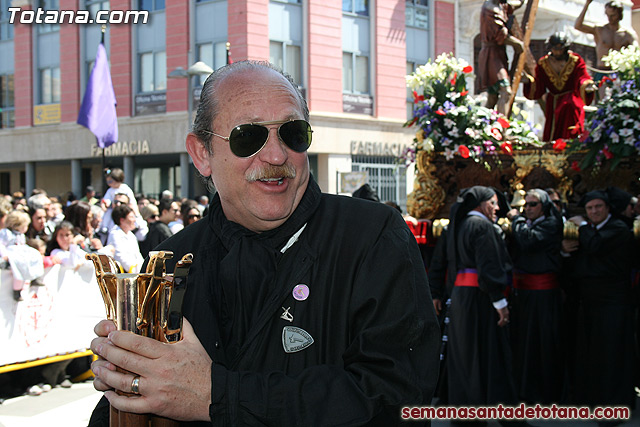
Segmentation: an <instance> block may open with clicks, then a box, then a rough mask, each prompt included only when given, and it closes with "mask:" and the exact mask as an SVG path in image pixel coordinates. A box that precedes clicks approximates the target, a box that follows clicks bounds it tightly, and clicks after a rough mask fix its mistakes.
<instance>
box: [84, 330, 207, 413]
mask: <svg viewBox="0 0 640 427" xmlns="http://www.w3.org/2000/svg"><path fill="white" fill-rule="evenodd" d="M115 329H116V328H115V325H114V324H113V322H111V321H102V322H100V323H98V325H96V327H95V332H96V334H97V335H98V338H95V339H94V340H93V341H92V342H91V350H92V351H93V352H94V353H95V354H97V355H98V356H100V358H99V359H98V360H96V361H95V362H93V364H92V365H91V369H92V370H93V373H94V374H95V376H96V378H95V380H94V387H95V388H96V389H97V390H99V391H105V397H106V398H107V399H108V400H109V402H110V403H111V405H113V406H114V407H115V408H117V409H119V410H121V411H125V412H133V413H139V414H143V413H151V414H156V415H161V416H163V417H167V418H172V419H175V420H179V421H190V420H204V421H209V420H210V417H209V405H210V404H211V358H210V357H209V355H208V354H207V352H206V350H205V349H204V347H203V346H202V344H201V343H200V341H199V340H198V337H197V336H196V335H195V333H194V331H193V328H192V327H191V324H190V323H189V322H188V321H187V319H184V324H183V328H182V337H183V338H182V340H181V341H180V342H178V343H175V344H167V343H162V342H159V341H156V340H153V339H151V338H146V337H142V336H139V335H135V334H132V333H131V332H127V331H116V330H115ZM116 366H118V367H119V368H122V369H124V370H126V371H129V373H122V372H118V371H116ZM136 376H140V379H139V395H134V396H124V395H119V394H117V393H116V392H115V391H114V389H116V390H120V391H124V392H127V393H130V392H131V391H132V390H131V386H132V381H133V379H134V378H135V377H136Z"/></svg>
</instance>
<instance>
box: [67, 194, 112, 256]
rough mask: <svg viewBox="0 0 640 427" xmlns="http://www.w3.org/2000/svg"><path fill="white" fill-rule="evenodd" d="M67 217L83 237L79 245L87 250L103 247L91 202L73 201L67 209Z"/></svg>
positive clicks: (76, 231) (76, 232) (96, 249)
mask: <svg viewBox="0 0 640 427" xmlns="http://www.w3.org/2000/svg"><path fill="white" fill-rule="evenodd" d="M65 219H66V220H67V221H69V222H70V223H71V224H73V228H74V233H75V234H77V235H80V236H82V237H83V239H82V241H81V242H80V243H79V245H80V247H81V248H82V249H83V250H84V251H85V252H95V251H98V250H100V249H102V247H103V245H102V242H101V241H100V239H99V238H98V237H97V236H96V235H95V229H94V228H93V212H92V209H91V205H90V204H89V203H87V202H80V201H74V202H72V203H71V204H70V205H69V206H67V209H65Z"/></svg>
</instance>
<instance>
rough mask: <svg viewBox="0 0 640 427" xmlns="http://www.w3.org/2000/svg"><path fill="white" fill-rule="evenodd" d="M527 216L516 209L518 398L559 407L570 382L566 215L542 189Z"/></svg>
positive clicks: (528, 204)
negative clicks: (565, 328)
mask: <svg viewBox="0 0 640 427" xmlns="http://www.w3.org/2000/svg"><path fill="white" fill-rule="evenodd" d="M524 200H525V204H524V215H521V214H520V212H519V211H518V210H516V209H513V210H512V211H510V212H509V213H508V214H507V217H508V218H509V219H510V220H512V225H511V240H512V243H513V245H512V258H513V264H514V273H513V288H514V289H513V293H512V299H511V301H512V308H513V310H512V311H513V313H512V316H511V319H512V325H511V327H512V336H513V343H512V344H513V361H514V374H515V380H516V386H517V387H518V397H519V398H521V399H522V400H524V401H525V402H528V403H544V404H550V403H553V402H559V401H560V399H561V397H562V395H561V393H562V387H563V380H564V365H563V364H562V360H563V357H562V356H563V351H562V349H563V346H562V340H563V337H562V334H561V329H560V325H561V320H562V319H561V314H562V313H561V307H562V294H561V290H560V283H559V280H558V273H559V272H560V267H561V257H560V244H561V242H562V227H563V222H562V215H561V214H560V212H559V211H558V210H557V209H556V207H555V205H554V204H553V203H552V201H551V198H550V197H549V195H548V194H547V193H546V192H545V191H544V190H541V189H539V188H536V189H532V190H529V191H527V194H526V195H525V199H524Z"/></svg>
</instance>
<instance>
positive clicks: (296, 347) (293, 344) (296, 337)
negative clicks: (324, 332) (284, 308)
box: [282, 326, 313, 353]
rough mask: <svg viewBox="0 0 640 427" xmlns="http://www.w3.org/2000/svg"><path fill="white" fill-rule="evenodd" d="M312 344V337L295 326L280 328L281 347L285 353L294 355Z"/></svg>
mask: <svg viewBox="0 0 640 427" xmlns="http://www.w3.org/2000/svg"><path fill="white" fill-rule="evenodd" d="M311 344H313V337H312V336H311V334H309V332H307V331H305V330H304V329H302V328H298V327H296V326H285V327H284V328H282V347H284V351H285V353H295V352H297V351H300V350H304V349H305V348H307V347H309V346H310V345H311Z"/></svg>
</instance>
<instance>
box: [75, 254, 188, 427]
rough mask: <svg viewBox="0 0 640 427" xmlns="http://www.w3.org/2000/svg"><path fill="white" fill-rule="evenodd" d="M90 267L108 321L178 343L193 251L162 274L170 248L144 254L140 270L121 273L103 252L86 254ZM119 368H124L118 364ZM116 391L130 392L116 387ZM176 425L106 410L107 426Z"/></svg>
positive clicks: (174, 422) (165, 420) (150, 336)
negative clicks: (143, 266) (146, 259)
mask: <svg viewBox="0 0 640 427" xmlns="http://www.w3.org/2000/svg"><path fill="white" fill-rule="evenodd" d="M86 258H87V259H89V260H91V261H92V262H93V264H94V267H95V273H96V279H97V281H98V286H99V287H100V293H101V294H102V299H103V301H104V305H105V310H106V314H107V319H109V320H113V321H114V323H115V324H116V326H117V328H118V330H122V331H129V332H132V333H134V334H137V335H141V336H145V337H149V338H153V339H155V340H157V341H161V342H165V343H174V342H177V341H180V338H181V336H182V300H183V298H184V294H185V291H186V289H187V275H188V274H189V268H190V267H191V263H192V261H193V255H191V254H186V255H185V256H183V257H182V259H181V260H180V261H178V263H177V264H176V267H175V269H174V272H173V274H167V273H166V268H165V261H166V260H168V259H171V258H173V253H172V252H169V251H158V252H150V253H149V262H148V264H147V269H146V271H145V272H144V273H140V274H129V273H124V272H123V269H122V267H121V266H120V264H119V263H118V262H117V261H115V260H114V259H113V258H111V257H110V256H108V255H102V254H95V253H92V254H87V255H86ZM118 370H119V371H120V372H127V371H125V370H123V369H120V368H118ZM117 392H118V393H119V394H123V395H131V393H128V392H125V391H121V390H117ZM177 425H178V423H177V422H176V421H173V420H169V419H167V418H163V417H158V416H154V415H149V414H133V413H128V412H124V411H119V410H117V409H116V408H113V407H111V409H110V426H111V427H143V426H144V427H149V426H153V427H160V426H163V427H169V426H177Z"/></svg>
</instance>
